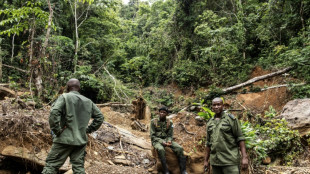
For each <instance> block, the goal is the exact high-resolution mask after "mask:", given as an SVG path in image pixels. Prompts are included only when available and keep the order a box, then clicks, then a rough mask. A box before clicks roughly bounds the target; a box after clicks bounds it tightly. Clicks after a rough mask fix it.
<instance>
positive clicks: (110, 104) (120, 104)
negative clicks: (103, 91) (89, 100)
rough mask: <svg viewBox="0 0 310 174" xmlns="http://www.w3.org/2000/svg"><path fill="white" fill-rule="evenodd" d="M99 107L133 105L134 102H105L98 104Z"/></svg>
mask: <svg viewBox="0 0 310 174" xmlns="http://www.w3.org/2000/svg"><path fill="white" fill-rule="evenodd" d="M96 105H97V106H98V107H107V106H109V107H113V106H122V107H131V106H133V105H132V104H123V103H104V104H96Z"/></svg>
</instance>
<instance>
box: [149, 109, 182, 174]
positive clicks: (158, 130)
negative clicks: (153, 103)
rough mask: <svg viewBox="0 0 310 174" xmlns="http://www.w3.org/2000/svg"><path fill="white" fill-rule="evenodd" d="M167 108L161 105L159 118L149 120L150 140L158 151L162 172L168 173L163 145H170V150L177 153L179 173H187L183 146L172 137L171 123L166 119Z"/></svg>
mask: <svg viewBox="0 0 310 174" xmlns="http://www.w3.org/2000/svg"><path fill="white" fill-rule="evenodd" d="M168 112H169V110H168V108H167V107H162V108H160V109H159V118H155V119H153V120H152V121H151V126H150V127H151V130H150V134H151V141H152V145H153V147H154V148H155V149H156V151H157V153H158V157H159V159H160V161H161V164H162V167H163V170H164V171H163V172H164V174H169V171H168V167H167V162H166V153H165V147H170V148H171V149H172V151H173V152H174V153H175V154H176V155H177V157H178V160H179V165H180V171H181V174H187V172H186V158H185V156H184V154H183V148H182V147H181V146H180V145H179V144H178V143H176V142H174V141H172V139H173V123H172V121H171V120H169V119H166V117H167V115H168Z"/></svg>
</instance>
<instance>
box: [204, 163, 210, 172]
mask: <svg viewBox="0 0 310 174" xmlns="http://www.w3.org/2000/svg"><path fill="white" fill-rule="evenodd" d="M209 165H210V164H209V162H208V161H205V162H204V165H203V167H204V171H205V172H208V170H209Z"/></svg>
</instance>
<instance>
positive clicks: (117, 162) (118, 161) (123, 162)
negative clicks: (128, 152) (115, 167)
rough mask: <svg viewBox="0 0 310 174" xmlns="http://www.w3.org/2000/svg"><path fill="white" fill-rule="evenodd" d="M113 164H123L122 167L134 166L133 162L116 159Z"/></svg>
mask: <svg viewBox="0 0 310 174" xmlns="http://www.w3.org/2000/svg"><path fill="white" fill-rule="evenodd" d="M113 162H114V163H115V164H121V165H125V166H132V165H133V164H132V162H131V161H129V160H126V159H114V160H113Z"/></svg>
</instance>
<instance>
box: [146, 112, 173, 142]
mask: <svg viewBox="0 0 310 174" xmlns="http://www.w3.org/2000/svg"><path fill="white" fill-rule="evenodd" d="M168 121H169V122H170V123H169V124H168V126H167V122H168ZM150 127H151V129H150V135H151V141H152V144H153V145H154V144H155V143H163V142H168V141H172V137H173V123H172V121H171V120H168V119H167V120H166V121H160V120H159V118H154V119H153V120H152V121H151V126H150Z"/></svg>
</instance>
